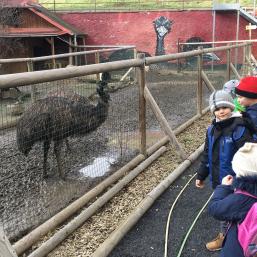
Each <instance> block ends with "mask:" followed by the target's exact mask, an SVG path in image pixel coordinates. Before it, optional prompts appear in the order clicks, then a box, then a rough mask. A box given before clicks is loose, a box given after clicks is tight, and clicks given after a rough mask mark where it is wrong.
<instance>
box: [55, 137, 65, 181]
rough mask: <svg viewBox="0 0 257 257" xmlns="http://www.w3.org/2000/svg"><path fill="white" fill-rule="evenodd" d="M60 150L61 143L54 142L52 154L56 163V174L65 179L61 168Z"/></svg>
mask: <svg viewBox="0 0 257 257" xmlns="http://www.w3.org/2000/svg"><path fill="white" fill-rule="evenodd" d="M61 148H62V141H55V142H54V154H55V157H56V161H57V167H58V173H59V175H60V177H61V178H62V179H65V176H64V173H63V170H62V166H61Z"/></svg>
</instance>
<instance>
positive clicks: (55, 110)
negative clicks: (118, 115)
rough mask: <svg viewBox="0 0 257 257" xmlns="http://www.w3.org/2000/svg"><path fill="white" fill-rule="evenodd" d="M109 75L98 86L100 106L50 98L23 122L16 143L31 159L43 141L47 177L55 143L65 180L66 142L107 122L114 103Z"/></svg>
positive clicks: (31, 110) (38, 103)
mask: <svg viewBox="0 0 257 257" xmlns="http://www.w3.org/2000/svg"><path fill="white" fill-rule="evenodd" d="M108 74H109V73H108ZM108 74H105V75H103V76H102V80H100V81H99V82H98V84H97V88H96V91H97V93H98V95H99V99H98V103H97V105H93V104H90V103H89V100H88V99H84V100H83V99H82V98H80V100H79V101H78V100H76V99H71V98H67V97H62V96H50V97H47V98H44V99H40V100H38V101H36V102H35V103H34V104H33V105H32V106H31V107H30V108H28V109H27V110H26V111H25V112H24V113H23V115H22V116H21V118H20V119H19V121H18V123H17V134H16V141H17V146H18V149H19V151H20V152H22V153H23V154H24V155H25V156H27V155H28V153H29V152H30V150H31V149H32V147H33V145H34V144H35V143H37V142H43V148H44V163H43V172H44V177H47V172H46V164H47V155H48V151H49V148H50V145H51V142H52V141H53V143H54V154H55V157H56V161H57V168H58V173H59V175H60V177H61V178H63V179H65V176H64V172H63V170H62V167H61V155H60V153H61V148H62V145H63V141H64V140H66V139H67V138H68V137H69V136H76V135H79V136H81V135H85V134H87V133H89V132H91V131H94V130H96V129H97V128H98V127H99V126H100V125H101V124H102V123H103V122H104V121H105V120H106V118H107V116H108V108H109V100H110V95H109V93H108V91H107V81H108V79H109V75H108ZM81 97H82V96H81Z"/></svg>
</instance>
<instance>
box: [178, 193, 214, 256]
mask: <svg viewBox="0 0 257 257" xmlns="http://www.w3.org/2000/svg"><path fill="white" fill-rule="evenodd" d="M212 195H213V193H212V194H211V196H210V197H209V199H208V200H207V202H206V203H205V204H204V206H203V207H202V209H201V210H200V211H199V212H198V214H197V216H196V217H195V219H194V221H193V223H192V224H191V226H190V228H189V230H188V231H187V234H186V236H185V238H184V240H183V242H182V245H181V246H180V249H179V252H178V255H177V257H180V256H181V253H182V251H183V249H184V246H185V244H186V241H187V238H188V237H189V235H190V233H191V231H192V229H193V227H194V225H195V223H196V222H197V220H198V218H199V217H200V215H201V214H202V212H203V210H204V209H205V207H206V206H207V204H208V203H209V201H210V200H211V198H212Z"/></svg>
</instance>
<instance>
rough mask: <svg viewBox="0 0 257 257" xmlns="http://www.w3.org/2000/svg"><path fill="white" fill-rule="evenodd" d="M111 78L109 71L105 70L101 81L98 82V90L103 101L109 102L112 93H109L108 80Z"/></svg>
mask: <svg viewBox="0 0 257 257" xmlns="http://www.w3.org/2000/svg"><path fill="white" fill-rule="evenodd" d="M110 80H111V75H110V73H109V72H103V73H102V74H101V77H100V81H99V82H98V83H97V87H96V92H97V93H98V95H99V96H100V98H101V99H102V101H103V102H105V103H108V101H109V100H110V95H109V93H108V86H107V85H108V82H109V81H110Z"/></svg>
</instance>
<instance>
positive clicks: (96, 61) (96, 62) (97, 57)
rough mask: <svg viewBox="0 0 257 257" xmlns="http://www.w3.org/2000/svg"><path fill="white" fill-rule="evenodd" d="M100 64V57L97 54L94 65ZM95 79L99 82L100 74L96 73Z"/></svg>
mask: <svg viewBox="0 0 257 257" xmlns="http://www.w3.org/2000/svg"><path fill="white" fill-rule="evenodd" d="M98 63H100V55H99V52H97V53H95V64H98ZM96 79H97V80H99V79H100V74H99V73H97V74H96Z"/></svg>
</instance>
